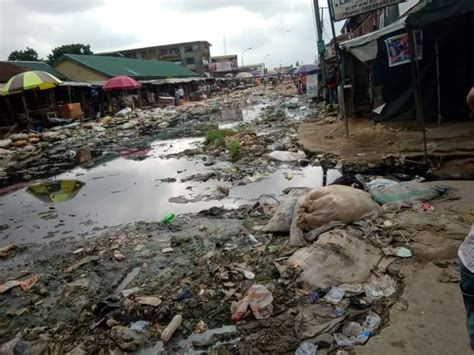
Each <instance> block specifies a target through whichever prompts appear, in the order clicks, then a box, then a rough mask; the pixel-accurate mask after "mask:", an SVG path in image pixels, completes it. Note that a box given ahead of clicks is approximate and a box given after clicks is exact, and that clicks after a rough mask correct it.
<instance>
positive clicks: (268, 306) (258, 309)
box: [232, 284, 273, 322]
mask: <svg viewBox="0 0 474 355" xmlns="http://www.w3.org/2000/svg"><path fill="white" fill-rule="evenodd" d="M272 302H273V295H272V293H271V292H270V291H269V290H268V289H267V288H266V287H265V286H262V285H258V284H256V285H253V286H252V287H250V288H249V290H248V291H247V295H246V296H245V297H244V298H242V299H241V300H240V301H239V302H238V303H237V304H236V305H235V306H233V308H235V310H234V311H233V314H232V320H234V321H236V322H238V321H240V320H241V319H242V318H243V316H244V315H245V313H246V312H247V309H248V307H249V306H250V309H251V310H252V313H253V315H254V316H255V318H256V319H263V318H268V317H270V316H271V315H272V313H273V305H272Z"/></svg>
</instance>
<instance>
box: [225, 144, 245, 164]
mask: <svg viewBox="0 0 474 355" xmlns="http://www.w3.org/2000/svg"><path fill="white" fill-rule="evenodd" d="M227 149H228V150H229V153H230V159H231V160H232V161H237V160H239V158H240V157H241V156H242V146H241V145H240V142H239V141H232V142H230V143H229V144H227Z"/></svg>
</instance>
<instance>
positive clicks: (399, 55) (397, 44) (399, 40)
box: [385, 31, 423, 67]
mask: <svg viewBox="0 0 474 355" xmlns="http://www.w3.org/2000/svg"><path fill="white" fill-rule="evenodd" d="M415 43H416V53H417V54H418V60H422V59H423V33H422V32H421V31H416V32H415ZM385 44H386V45H387V55H388V66H389V67H395V66H397V65H402V64H407V63H410V61H411V53H410V42H409V38H408V33H404V34H401V35H398V36H393V37H390V38H387V39H386V40H385Z"/></svg>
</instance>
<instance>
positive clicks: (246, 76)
mask: <svg viewBox="0 0 474 355" xmlns="http://www.w3.org/2000/svg"><path fill="white" fill-rule="evenodd" d="M235 77H236V78H239V79H252V78H253V75H252V74H250V73H247V72H242V73H239V74H237V75H236V76H235Z"/></svg>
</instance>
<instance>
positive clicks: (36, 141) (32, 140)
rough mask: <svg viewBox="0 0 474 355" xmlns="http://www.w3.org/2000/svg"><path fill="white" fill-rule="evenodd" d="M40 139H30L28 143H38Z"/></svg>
mask: <svg viewBox="0 0 474 355" xmlns="http://www.w3.org/2000/svg"><path fill="white" fill-rule="evenodd" d="M39 141H40V139H39V138H38V137H30V138H28V142H30V143H38V142H39Z"/></svg>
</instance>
